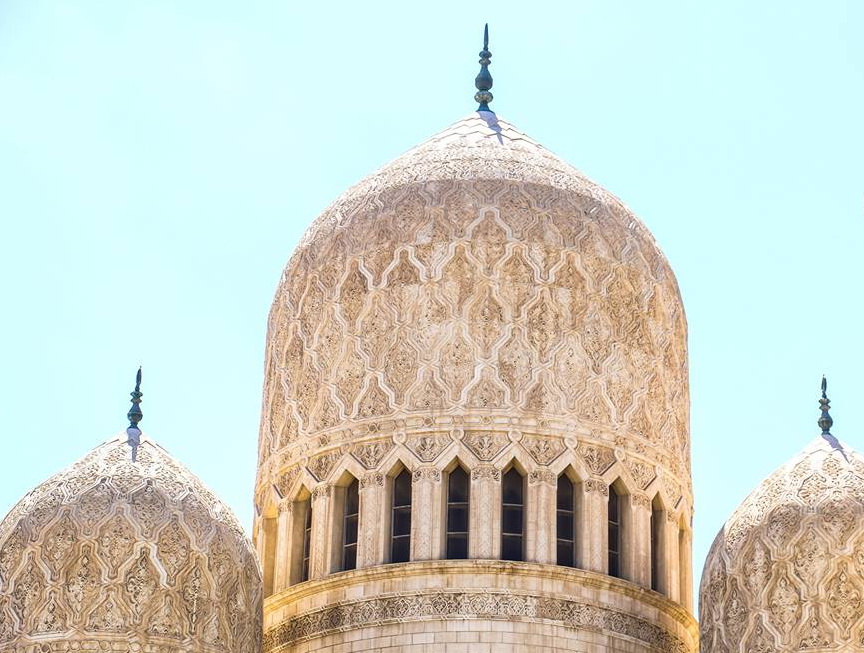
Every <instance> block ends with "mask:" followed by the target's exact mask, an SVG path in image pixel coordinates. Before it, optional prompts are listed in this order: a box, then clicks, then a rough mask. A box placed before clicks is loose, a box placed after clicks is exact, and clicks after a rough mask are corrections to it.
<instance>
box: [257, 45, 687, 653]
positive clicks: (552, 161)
mask: <svg viewBox="0 0 864 653" xmlns="http://www.w3.org/2000/svg"><path fill="white" fill-rule="evenodd" d="M489 63H490V52H489V49H488V34H487V38H486V40H485V41H484V47H483V50H482V51H481V53H480V64H481V70H480V74H479V75H478V76H477V79H476V86H477V89H478V91H477V94H476V96H475V99H476V100H477V102H478V103H479V107H478V109H477V111H475V112H473V113H471V114H470V115H468V116H467V117H466V118H464V119H462V120H459V121H458V122H456V123H454V124H453V125H451V126H450V127H448V128H446V129H445V130H444V131H442V132H440V133H438V134H437V135H435V136H433V137H432V138H431V139H429V140H428V141H426V142H424V143H422V144H421V145H419V146H417V147H415V148H414V149H412V150H410V151H409V152H408V153H406V154H404V155H402V156H400V157H399V158H397V159H396V160H394V161H393V162H391V163H389V164H388V165H386V166H384V167H383V168H381V169H380V170H378V171H377V172H375V173H373V174H372V175H370V176H369V177H367V178H366V179H364V180H363V181H361V182H360V183H359V184H357V185H356V186H354V187H352V188H350V189H349V190H348V191H346V192H345V193H344V194H343V195H342V196H340V197H339V198H338V199H337V200H336V201H335V202H334V203H333V204H332V205H331V206H330V207H329V208H328V209H326V210H325V211H324V213H323V214H322V215H321V216H319V217H318V218H317V219H316V220H315V221H314V223H313V224H312V225H311V226H310V227H309V229H308V230H307V232H306V234H305V235H304V237H303V239H302V240H301V242H300V244H299V245H298V247H297V249H296V250H295V252H294V253H293V255H292V256H291V258H290V260H289V262H288V264H287V266H286V268H285V271H284V273H283V275H282V279H281V282H280V284H279V287H278V290H277V292H276V296H275V299H274V302H273V306H272V309H271V313H270V319H269V328H268V335H267V348H266V363H265V366H266V369H265V381H264V394H263V414H262V422H261V431H260V439H259V452H260V456H259V469H258V477H257V482H256V490H255V504H256V515H257V516H256V521H255V528H254V537H253V539H254V541H255V544H256V547H257V550H258V552H259V556H260V558H261V560H262V564H263V572H264V593H265V597H266V598H265V604H264V651H266V652H268V653H273V652H276V651H279V652H281V653H289V652H290V653H306V652H310V653H311V652H313V651H328V652H334V653H335V652H336V651H349V650H350V651H366V650H369V651H381V650H386V651H393V652H403V651H404V652H406V653H407V652H414V651H430V650H434V651H442V652H448V651H449V652H451V653H452V652H455V651H471V652H472V653H483V652H485V651H503V650H507V651H538V650H543V651H587V650H590V651H595V652H598V653H600V652H612V651H620V652H624V651H626V652H627V653H647V652H648V651H651V652H655V653H656V652H658V651H663V652H664V653H670V652H672V653H694V652H695V651H696V650H697V648H698V644H697V641H698V632H697V630H698V629H697V625H696V622H695V620H694V618H693V616H692V615H691V610H692V607H691V603H692V597H691V591H690V587H691V560H690V549H691V532H690V528H691V515H692V491H691V479H690V436H689V413H688V411H689V394H688V376H687V327H686V320H685V316H684V310H683V306H682V303H681V298H680V294H679V291H678V287H677V283H676V280H675V277H674V275H673V273H672V270H671V269H670V267H669V264H668V262H667V261H666V259H665V258H664V256H663V254H662V253H661V252H660V250H659V248H658V246H657V244H656V243H655V242H654V239H653V238H652V236H651V234H650V233H649V232H648V230H647V229H646V228H645V227H644V225H643V224H642V223H641V222H640V221H639V219H638V218H637V217H636V216H634V215H633V213H632V212H630V211H629V210H628V209H627V208H626V207H625V206H624V205H623V204H622V203H621V202H620V201H619V200H618V199H617V198H615V197H614V196H613V195H611V194H610V193H609V192H607V191H606V190H604V189H603V188H601V187H600V186H598V185H597V184H595V183H593V182H592V181H590V180H589V179H587V178H586V177H585V176H583V175H582V174H581V173H580V172H578V171H577V170H576V169H574V168H573V167H571V166H570V165H568V164H567V163H565V162H564V161H562V160H561V159H559V158H557V157H556V156H554V155H553V154H551V153H550V152H549V151H548V150H546V149H545V148H543V147H542V146H540V145H538V144H537V143H535V142H534V141H533V140H531V139H530V138H529V137H527V136H525V135H524V134H522V133H521V132H519V131H518V130H517V129H516V128H514V127H513V126H512V125H510V124H509V123H507V122H505V121H504V120H503V119H501V118H499V117H498V116H497V115H496V114H495V113H494V112H493V111H492V110H491V109H490V108H489V103H490V102H491V101H492V94H491V93H490V89H491V87H492V77H491V76H490V74H489Z"/></svg>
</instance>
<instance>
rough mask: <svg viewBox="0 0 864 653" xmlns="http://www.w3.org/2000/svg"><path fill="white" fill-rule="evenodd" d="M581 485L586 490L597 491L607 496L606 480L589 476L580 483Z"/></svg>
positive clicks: (607, 486)
mask: <svg viewBox="0 0 864 653" xmlns="http://www.w3.org/2000/svg"><path fill="white" fill-rule="evenodd" d="M582 487H584V488H585V491H586V492H597V493H599V494H602V495H603V496H606V497H608V496H609V485H608V484H607V483H606V481H604V480H602V479H599V478H589V479H588V480H586V481H585V482H584V483H582Z"/></svg>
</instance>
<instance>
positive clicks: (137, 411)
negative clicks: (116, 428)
mask: <svg viewBox="0 0 864 653" xmlns="http://www.w3.org/2000/svg"><path fill="white" fill-rule="evenodd" d="M130 396H131V397H132V408H130V409H129V412H128V413H127V414H126V417H127V418H129V428H127V429H126V435H128V436H129V439H128V440H126V444H128V445H129V446H130V447H132V462H133V463H134V462H135V459H136V458H137V457H138V447H139V446H140V445H141V429H139V428H138V422H140V421H141V420H142V419H144V413H142V412H141V397H143V396H144V393H142V392H141V368H140V367H139V368H138V374H136V375H135V389H134V390H133V391H132V392H131V393H130Z"/></svg>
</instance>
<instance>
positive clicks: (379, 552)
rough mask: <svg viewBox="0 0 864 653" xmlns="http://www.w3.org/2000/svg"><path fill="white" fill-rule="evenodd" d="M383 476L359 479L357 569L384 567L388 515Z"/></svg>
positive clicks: (367, 475) (379, 474) (370, 475)
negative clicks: (381, 565) (374, 566)
mask: <svg viewBox="0 0 864 653" xmlns="http://www.w3.org/2000/svg"><path fill="white" fill-rule="evenodd" d="M385 494H386V493H385V491H384V474H382V473H381V472H369V473H367V474H365V475H364V476H363V478H361V479H360V515H359V524H358V527H359V532H358V533H357V568H358V569H362V568H363V567H371V566H373V565H380V564H384V541H385V540H387V539H389V537H388V534H389V531H390V529H389V528H388V525H389V523H390V520H389V517H390V515H389V511H388V510H387V505H386V503H387V501H386V496H385Z"/></svg>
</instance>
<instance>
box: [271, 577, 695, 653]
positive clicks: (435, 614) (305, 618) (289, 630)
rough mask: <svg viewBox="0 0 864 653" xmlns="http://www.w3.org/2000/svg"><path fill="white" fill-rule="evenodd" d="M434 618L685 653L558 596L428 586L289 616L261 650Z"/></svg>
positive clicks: (645, 626)
mask: <svg viewBox="0 0 864 653" xmlns="http://www.w3.org/2000/svg"><path fill="white" fill-rule="evenodd" d="M430 617H431V618H438V619H466V618H467V619H503V620H508V621H526V622H534V623H539V622H549V621H551V622H555V623H557V624H558V625H560V626H563V627H567V628H573V629H590V630H593V631H600V632H603V633H608V634H609V635H611V636H624V637H627V638H632V639H635V640H637V641H640V642H643V643H644V644H645V645H646V646H648V647H649V648H651V649H652V650H657V651H663V652H664V653H687V651H688V648H687V646H686V645H685V643H684V642H683V641H682V640H681V639H680V638H679V637H677V636H675V635H673V634H672V633H670V632H668V631H666V630H664V629H663V628H661V627H659V626H657V625H655V624H652V623H650V622H649V621H646V620H644V619H640V618H638V617H635V616H633V615H630V614H627V613H624V612H619V611H617V610H612V609H608V608H603V607H599V606H596V605H591V604H588V603H583V602H578V601H572V600H568V599H564V598H557V597H547V596H538V595H534V594H528V593H522V592H501V591H496V592H471V591H467V592H460V591H429V592H415V593H402V594H398V595H395V596H393V595H391V596H382V597H377V598H373V599H368V600H361V601H352V602H345V603H341V604H338V605H330V606H327V607H325V608H323V609H319V610H315V611H312V612H307V613H305V614H300V615H298V616H296V617H293V618H291V619H289V620H287V621H285V622H283V623H281V624H279V625H277V626H276V627H275V628H271V629H270V630H269V631H268V632H267V633H265V635H264V647H263V650H264V653H275V652H276V651H287V650H289V649H290V648H291V647H292V646H293V645H295V644H296V643H297V642H300V641H303V640H307V639H311V638H313V637H323V636H326V635H328V634H329V633H333V632H340V631H345V630H349V629H360V628H364V627H367V626H373V625H374V626H377V625H381V624H384V623H401V622H406V621H414V620H428V619H429V618H430Z"/></svg>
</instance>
